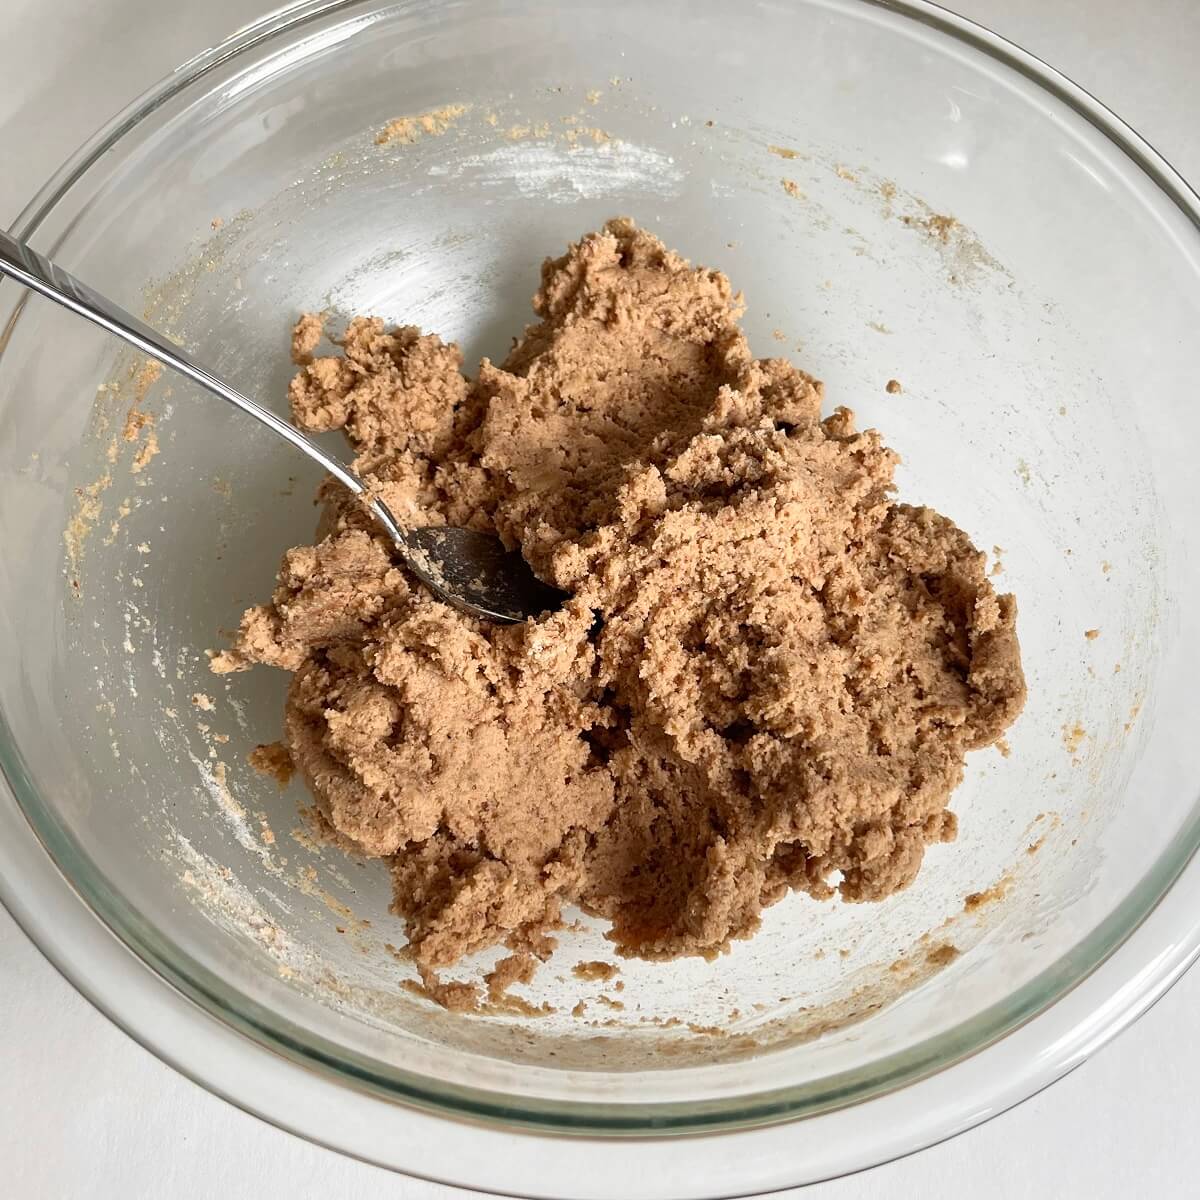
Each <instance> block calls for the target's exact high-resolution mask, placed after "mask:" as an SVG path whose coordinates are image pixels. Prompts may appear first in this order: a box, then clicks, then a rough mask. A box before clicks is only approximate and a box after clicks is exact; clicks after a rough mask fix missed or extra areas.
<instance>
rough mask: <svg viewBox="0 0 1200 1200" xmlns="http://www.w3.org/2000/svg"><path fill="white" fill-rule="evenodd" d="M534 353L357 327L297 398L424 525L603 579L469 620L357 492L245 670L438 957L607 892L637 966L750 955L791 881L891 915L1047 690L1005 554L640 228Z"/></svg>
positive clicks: (567, 285) (607, 243)
mask: <svg viewBox="0 0 1200 1200" xmlns="http://www.w3.org/2000/svg"><path fill="white" fill-rule="evenodd" d="M534 310H535V312H536V314H537V316H538V318H539V320H538V322H537V323H536V324H533V325H531V326H529V327H528V328H527V329H526V330H525V332H524V334H523V335H522V336H521V338H520V339H519V340H518V341H517V342H516V343H515V345H514V347H513V350H512V352H511V353H510V354H509V355H508V357H507V358H506V359H505V361H504V362H503V364H501V365H499V366H496V365H494V364H492V363H491V362H489V361H487V360H484V362H483V363H482V364H481V365H480V368H479V371H478V374H477V375H476V376H475V377H474V378H469V377H467V376H464V375H463V373H462V369H461V368H462V361H461V355H460V353H459V350H458V348H457V347H456V346H454V345H450V344H446V343H444V342H442V341H441V340H440V339H439V338H438V337H436V336H434V335H432V334H424V333H422V332H421V331H420V330H418V329H416V328H414V327H412V326H402V327H398V328H388V327H387V326H386V325H385V324H384V322H383V321H381V320H379V319H377V318H366V317H360V318H357V319H355V320H353V321H352V322H351V323H350V325H349V327H348V328H347V329H346V330H345V332H344V334H343V335H342V337H341V338H340V339H338V340H337V343H336V344H337V347H338V348H339V350H338V352H337V353H334V354H331V355H328V356H322V357H316V358H314V357H313V351H314V350H315V349H316V347H317V345H318V343H319V339H320V336H321V331H320V325H319V323H318V322H317V321H316V320H315V319H314V318H312V317H305V318H304V319H303V320H302V321H301V322H300V325H299V326H298V327H297V331H296V334H295V338H294V350H295V355H296V358H297V359H298V361H299V362H300V364H301V367H300V371H299V374H298V375H297V376H296V378H295V379H294V380H293V382H292V385H291V406H292V412H293V414H294V418H295V420H296V422H297V423H298V424H299V425H300V426H301V427H303V428H304V429H307V430H311V431H314V432H316V431H324V430H331V429H342V430H344V431H345V433H346V435H347V436H348V438H349V439H350V441H351V443H352V445H353V447H354V449H355V451H356V454H357V457H356V459H355V466H356V469H357V470H358V471H359V472H360V473H361V474H362V475H364V476H365V477H366V478H367V479H368V480H369V481H370V483H371V484H372V486H373V487H374V488H375V489H376V490H377V491H378V492H379V493H380V494H381V495H382V497H383V498H384V499H385V500H386V502H387V504H388V505H389V506H390V508H391V509H392V511H393V512H394V513H396V514H397V515H398V516H399V517H400V518H401V519H402V520H404V521H407V522H411V523H414V524H439V523H443V522H444V523H448V524H453V525H471V526H474V527H477V528H480V529H489V530H495V531H496V532H498V533H499V534H500V535H501V537H503V538H504V540H505V541H506V542H508V543H509V544H510V545H516V546H520V548H521V550H522V553H523V554H524V555H525V557H526V558H527V559H528V560H529V562H530V563H531V564H532V565H533V567H534V569H535V570H536V571H537V572H538V573H539V574H540V575H541V576H542V577H543V578H545V579H547V580H549V581H552V582H553V583H555V584H557V585H558V586H559V587H561V588H563V589H565V590H566V591H568V592H570V593H571V595H572V598H571V599H570V600H569V602H568V603H567V604H566V605H565V607H564V608H563V609H562V610H561V611H559V612H554V613H549V614H546V615H544V616H543V617H541V618H540V619H538V620H535V621H530V622H527V623H526V624H524V625H520V626H508V627H504V626H497V625H489V624H487V623H483V622H480V621H477V620H474V619H472V618H470V617H467V616H465V615H463V614H462V613H460V612H457V611H455V610H454V609H451V608H449V607H447V606H446V605H445V604H443V603H441V602H439V601H438V600H437V599H435V598H434V597H433V595H431V594H430V593H429V592H427V591H426V590H425V589H424V588H422V587H421V586H420V584H418V583H416V582H415V581H414V580H413V579H412V578H411V577H410V576H409V575H408V574H407V573H406V572H405V571H404V569H403V568H401V567H400V566H398V565H397V564H396V562H395V561H394V560H393V557H392V555H391V553H390V547H389V544H388V542H387V540H386V538H385V537H383V536H382V535H381V534H380V532H379V531H378V530H377V529H376V528H375V527H374V526H373V525H372V523H371V521H370V520H369V518H367V517H366V516H365V515H364V514H363V513H362V512H361V511H360V510H359V509H358V507H357V506H356V504H355V503H354V502H352V501H351V499H350V498H349V496H348V495H347V493H345V492H344V491H343V490H342V489H340V488H339V487H338V486H336V485H334V484H332V483H328V484H326V485H325V487H324V488H323V490H322V496H321V498H322V500H323V502H324V516H323V518H322V521H321V525H320V528H319V530H318V537H319V540H318V541H317V543H316V545H312V546H302V547H299V548H297V549H294V550H290V551H288V553H287V554H286V556H285V558H284V561H283V566H282V569H281V571H280V574H279V580H278V586H277V588H276V591H275V594H274V597H273V600H272V601H271V603H269V604H266V605H263V606H261V607H257V608H253V609H251V610H250V611H249V612H248V613H246V615H245V617H244V619H243V621H242V625H241V630H240V632H239V634H238V635H237V638H236V641H235V644H234V646H233V648H232V649H231V650H228V651H226V652H224V653H222V654H220V655H218V656H217V657H216V658H215V659H214V664H213V665H214V669H215V670H217V671H219V672H225V671H232V670H239V669H242V668H245V667H249V666H251V665H252V664H255V663H267V664H270V665H272V666H276V667H280V668H282V669H283V670H285V671H290V672H292V673H293V679H292V683H291V688H290V692H289V695H288V700H287V706H286V713H285V718H284V720H285V741H286V745H287V748H288V750H289V752H290V754H291V757H292V759H293V760H294V762H295V764H296V766H297V768H298V769H299V771H300V772H301V773H302V774H303V777H304V779H305V780H306V781H307V783H308V786H309V787H310V788H311V790H312V792H313V794H314V796H315V797H316V799H317V803H318V805H319V807H320V810H321V812H322V814H323V815H324V817H325V819H326V820H328V822H329V823H330V824H331V825H332V827H333V828H334V830H336V831H337V832H338V834H340V835H341V837H342V838H343V839H348V840H349V841H350V842H352V843H353V844H354V845H356V846H357V847H358V848H359V849H360V850H361V851H362V853H363V854H366V855H371V856H377V857H381V858H385V859H387V860H388V862H389V864H390V868H391V871H392V875H393V878H394V884H395V911H396V912H397V913H398V914H399V915H400V916H401V917H403V918H404V920H405V922H406V923H407V931H408V937H409V942H410V947H411V952H412V954H413V956H414V958H415V959H416V962H417V964H418V966H419V967H420V968H421V969H422V970H424V971H430V970H434V969H436V968H439V967H443V966H446V965H449V964H452V963H454V962H456V961H457V960H459V959H460V958H462V956H464V955H467V954H470V953H472V952H473V951H477V950H481V949H483V948H485V947H488V946H491V945H493V944H496V943H499V942H502V941H508V942H509V944H510V945H512V944H514V941H515V942H519V941H520V940H521V939H528V938H530V937H532V936H537V935H539V934H543V933H544V932H545V931H546V930H547V929H550V928H553V927H554V926H555V925H556V923H557V922H558V921H559V913H560V907H561V906H562V905H564V904H568V903H570V904H577V905H580V906H582V908H584V909H585V910H587V911H588V912H591V913H593V914H598V915H600V916H602V917H603V918H606V919H607V920H608V921H609V922H610V923H611V934H610V936H611V938H612V940H613V942H614V943H615V944H616V947H617V949H618V951H619V952H621V953H623V954H626V955H633V956H640V957H645V958H671V957H674V956H678V955H704V956H707V957H711V956H714V955H716V954H718V953H719V952H721V951H723V950H725V949H727V948H728V947H729V944H730V941H731V939H735V938H744V937H747V936H749V935H750V934H752V933H753V932H754V930H755V928H756V927H757V926H758V924H759V920H760V914H761V913H762V910H763V908H764V907H765V906H767V905H770V904H773V903H774V902H776V901H777V900H779V899H781V898H782V897H783V896H784V895H786V894H787V893H788V892H789V891H790V890H798V891H803V892H807V893H809V894H810V895H812V896H815V897H818V898H825V897H830V896H833V895H834V894H840V895H841V897H842V898H843V899H844V900H847V901H868V900H880V899H883V898H884V897H886V896H888V895H890V894H891V893H893V892H895V891H897V890H898V889H900V888H903V887H905V886H906V885H908V884H909V883H911V882H912V880H913V878H914V877H915V876H916V874H917V871H918V869H919V867H920V865H921V861H922V856H923V855H924V852H925V847H926V846H927V845H929V844H930V843H933V842H945V841H949V840H951V839H952V838H953V837H954V835H955V818H954V815H953V814H952V813H951V812H949V811H948V810H947V807H946V806H947V802H948V801H949V799H950V795H951V793H952V792H953V790H954V788H955V786H956V785H957V784H958V782H959V780H960V779H961V777H962V772H963V761H964V756H965V754H966V752H967V751H969V750H974V749H978V748H980V747H982V746H986V745H988V744H990V743H992V742H994V741H996V740H997V739H998V738H999V737H1000V735H1001V734H1002V733H1003V732H1004V730H1005V729H1006V728H1007V727H1008V726H1009V725H1010V724H1011V722H1012V721H1013V719H1014V718H1015V717H1016V715H1017V713H1018V712H1019V711H1020V709H1021V706H1022V703H1023V701H1024V695H1025V685H1024V680H1023V676H1022V671H1021V661H1020V653H1019V649H1018V644H1017V636H1016V631H1015V618H1016V605H1015V602H1014V600H1013V598H1012V597H1011V596H997V595H996V593H995V591H994V590H993V588H992V586H991V584H990V583H989V581H988V578H987V576H986V574H985V560H984V555H983V554H981V553H980V552H979V551H978V550H976V549H975V547H974V546H973V545H972V544H971V542H970V540H969V539H968V537H967V536H966V534H965V533H963V532H962V530H960V529H958V528H957V527H956V526H955V525H954V523H953V522H952V521H950V520H948V519H947V518H946V517H943V516H941V515H939V514H938V513H936V512H934V511H932V510H931V509H929V508H919V507H911V506H909V505H906V504H901V503H897V502H896V501H895V500H894V499H893V495H892V475H893V471H894V468H895V465H896V463H897V461H898V459H897V456H896V455H895V454H894V453H893V452H892V451H891V450H889V449H888V448H887V447H886V446H885V445H884V444H883V442H882V440H881V438H880V435H879V434H878V433H877V432H875V431H874V430H865V431H862V432H860V431H858V430H857V429H856V427H855V422H854V417H853V414H852V413H851V412H850V411H848V410H847V409H845V408H839V409H836V410H834V411H833V413H832V415H830V416H828V417H826V418H825V419H822V418H821V412H820V410H821V402H822V387H821V384H820V383H819V382H817V381H816V380H815V379H813V378H811V377H810V376H808V375H806V374H804V373H803V372H802V371H800V370H798V369H797V368H795V367H794V366H792V365H790V364H789V363H788V362H786V361H784V360H782V359H755V358H754V357H753V356H752V354H751V352H750V348H749V346H748V345H747V342H746V338H745V336H744V335H743V333H742V331H741V329H740V327H739V324H738V319H739V316H740V315H741V312H742V301H741V297H740V295H735V294H734V293H733V291H732V289H731V287H730V284H729V281H728V280H727V279H726V278H725V276H724V275H722V274H721V273H720V272H718V271H712V270H706V269H704V268H698V267H693V266H691V265H689V263H688V262H687V261H685V260H684V259H682V258H680V257H679V256H678V255H676V254H674V253H672V252H670V251H668V250H667V249H666V248H665V247H664V246H663V244H662V243H661V242H660V241H659V240H658V239H656V238H655V237H653V236H651V235H650V234H649V233H647V232H645V231H643V230H640V229H638V228H637V227H635V226H634V224H633V223H632V222H630V221H628V220H615V221H610V222H609V223H608V224H607V225H606V226H605V227H604V229H603V230H601V231H600V232H597V233H593V234H589V235H588V236H586V237H584V238H583V239H582V240H581V241H580V242H578V243H577V244H575V245H573V246H571V247H570V249H569V250H568V252H567V253H566V254H565V255H564V256H562V257H561V258H557V259H553V260H548V261H547V262H546V263H545V264H544V266H543V268H542V282H541V287H540V290H539V291H538V293H537V295H536V296H535V298H534Z"/></svg>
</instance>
